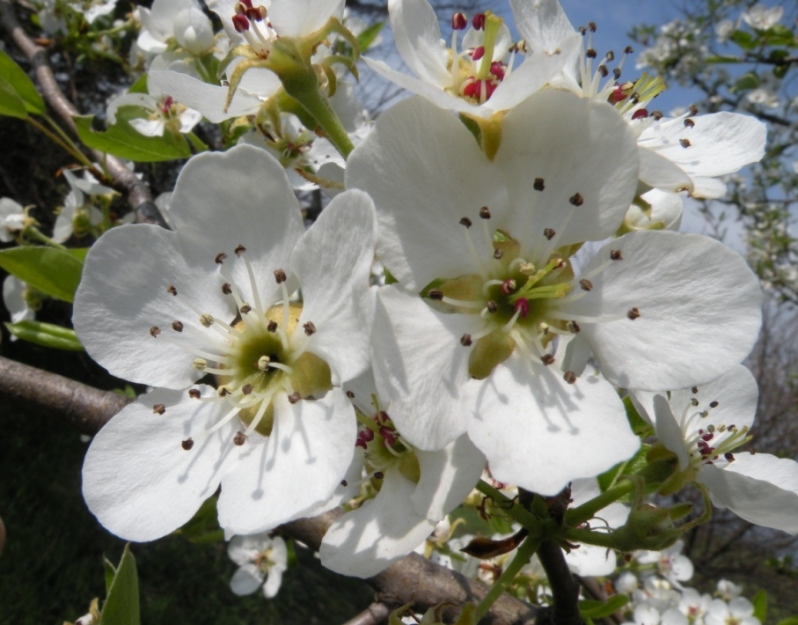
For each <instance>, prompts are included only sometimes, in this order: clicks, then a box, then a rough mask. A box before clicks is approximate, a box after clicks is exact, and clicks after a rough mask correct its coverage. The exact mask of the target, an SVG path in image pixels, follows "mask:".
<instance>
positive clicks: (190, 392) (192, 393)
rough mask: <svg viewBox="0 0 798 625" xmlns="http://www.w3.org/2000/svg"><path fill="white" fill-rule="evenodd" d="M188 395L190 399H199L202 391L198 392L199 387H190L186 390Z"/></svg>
mask: <svg viewBox="0 0 798 625" xmlns="http://www.w3.org/2000/svg"><path fill="white" fill-rule="evenodd" d="M188 396H189V397H190V398H191V399H199V398H200V397H202V393H200V391H199V389H196V388H190V389H189V390H188Z"/></svg>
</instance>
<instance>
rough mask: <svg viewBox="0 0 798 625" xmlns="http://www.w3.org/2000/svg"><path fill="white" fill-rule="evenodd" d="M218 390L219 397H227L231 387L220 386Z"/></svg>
mask: <svg viewBox="0 0 798 625" xmlns="http://www.w3.org/2000/svg"><path fill="white" fill-rule="evenodd" d="M217 392H218V393H219V397H227V396H228V395H229V394H230V388H229V387H227V386H220V387H219V390H218V391H217Z"/></svg>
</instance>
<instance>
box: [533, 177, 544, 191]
mask: <svg viewBox="0 0 798 625" xmlns="http://www.w3.org/2000/svg"><path fill="white" fill-rule="evenodd" d="M532 188H533V189H534V190H535V191H543V189H545V188H546V185H545V183H544V182H543V178H535V182H534V184H533V185H532Z"/></svg>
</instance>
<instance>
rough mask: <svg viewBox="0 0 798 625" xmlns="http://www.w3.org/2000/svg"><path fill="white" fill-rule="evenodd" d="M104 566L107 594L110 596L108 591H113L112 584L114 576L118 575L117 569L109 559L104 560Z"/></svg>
mask: <svg viewBox="0 0 798 625" xmlns="http://www.w3.org/2000/svg"><path fill="white" fill-rule="evenodd" d="M103 566H104V567H105V594H106V595H108V591H109V590H111V584H112V583H113V581H114V575H116V567H115V566H114V565H113V563H112V562H111V561H110V560H109V559H108V558H103Z"/></svg>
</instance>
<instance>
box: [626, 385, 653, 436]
mask: <svg viewBox="0 0 798 625" xmlns="http://www.w3.org/2000/svg"><path fill="white" fill-rule="evenodd" d="M623 407H624V408H625V409H626V419H627V420H628V421H629V425H630V426H631V427H632V432H634V433H635V434H636V435H637V436H648V435H649V434H652V433H653V432H652V431H651V426H650V425H649V424H648V422H647V421H646V420H645V419H643V417H641V416H640V413H638V412H637V408H635V405H634V403H633V402H632V398H631V397H630V396H629V395H627V396H626V397H624V398H623Z"/></svg>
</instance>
